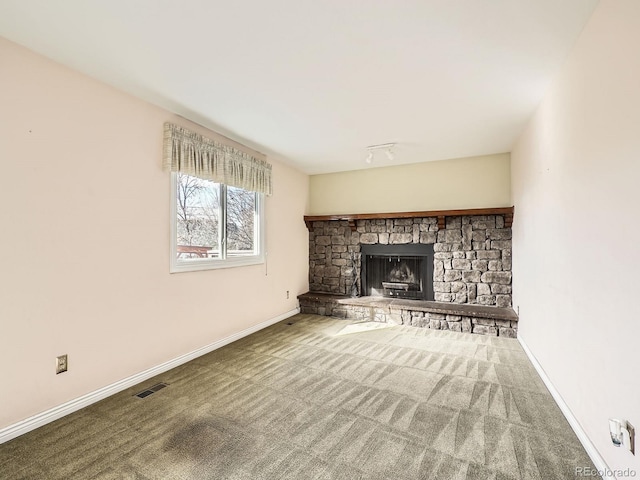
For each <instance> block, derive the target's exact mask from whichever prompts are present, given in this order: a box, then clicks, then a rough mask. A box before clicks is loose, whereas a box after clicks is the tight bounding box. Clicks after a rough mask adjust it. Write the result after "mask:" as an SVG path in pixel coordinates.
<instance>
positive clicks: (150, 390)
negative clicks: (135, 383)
mask: <svg viewBox="0 0 640 480" xmlns="http://www.w3.org/2000/svg"><path fill="white" fill-rule="evenodd" d="M168 386H169V385H168V384H166V383H156V384H155V385H154V386H152V387H149V388H147V389H146V390H144V391H142V392H140V393H136V394H135V395H134V397H138V398H146V397H148V396H149V395H152V394H154V393H156V392H157V391H158V390H162V389H163V388H164V387H168Z"/></svg>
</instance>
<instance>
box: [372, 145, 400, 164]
mask: <svg viewBox="0 0 640 480" xmlns="http://www.w3.org/2000/svg"><path fill="white" fill-rule="evenodd" d="M395 146H396V144H395V143H382V144H380V145H370V146H368V147H367V152H369V153H368V154H367V158H366V159H365V162H367V163H372V162H373V156H374V153H375V152H376V151H377V150H384V153H385V155H386V156H387V160H389V161H390V162H393V160H394V159H395V156H394V154H393V147H395Z"/></svg>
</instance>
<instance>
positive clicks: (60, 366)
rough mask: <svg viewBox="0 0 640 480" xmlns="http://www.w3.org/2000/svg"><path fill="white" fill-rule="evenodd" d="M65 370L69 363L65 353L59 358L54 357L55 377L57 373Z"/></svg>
mask: <svg viewBox="0 0 640 480" xmlns="http://www.w3.org/2000/svg"><path fill="white" fill-rule="evenodd" d="M67 368H69V361H68V359H67V354H66V353H65V354H64V355H60V356H59V357H56V375H58V374H59V373H63V372H66V371H67Z"/></svg>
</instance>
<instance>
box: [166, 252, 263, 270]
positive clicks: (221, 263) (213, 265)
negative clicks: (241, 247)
mask: <svg viewBox="0 0 640 480" xmlns="http://www.w3.org/2000/svg"><path fill="white" fill-rule="evenodd" d="M263 263H265V259H264V256H259V257H256V256H251V257H246V258H227V259H226V260H209V259H202V260H200V259H194V260H191V261H188V262H187V261H182V262H176V261H174V262H171V268H170V269H169V273H183V272H197V271H200V270H218V269H220V268H236V267H246V266H249V265H260V264H263Z"/></svg>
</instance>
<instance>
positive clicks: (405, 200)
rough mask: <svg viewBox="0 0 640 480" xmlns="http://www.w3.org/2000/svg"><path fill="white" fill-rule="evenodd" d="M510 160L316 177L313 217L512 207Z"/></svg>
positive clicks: (471, 160)
mask: <svg viewBox="0 0 640 480" xmlns="http://www.w3.org/2000/svg"><path fill="white" fill-rule="evenodd" d="M510 201H511V190H510V165H509V154H508V153H502V154H498V155H486V156H482V157H470V158H458V159H454V160H445V161H439V162H425V163H417V164H411V165H400V166H397V167H381V168H369V169H366V170H356V171H351V172H341V173H329V174H325V175H313V176H311V177H310V181H309V210H308V212H307V213H308V214H309V215H330V214H339V213H386V212H412V211H422V210H446V209H458V208H487V207H508V206H511V203H510Z"/></svg>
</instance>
